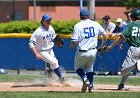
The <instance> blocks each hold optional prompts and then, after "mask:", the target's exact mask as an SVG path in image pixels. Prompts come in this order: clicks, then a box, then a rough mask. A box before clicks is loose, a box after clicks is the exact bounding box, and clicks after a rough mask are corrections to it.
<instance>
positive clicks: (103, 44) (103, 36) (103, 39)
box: [101, 34, 107, 47]
mask: <svg viewBox="0 0 140 98" xmlns="http://www.w3.org/2000/svg"><path fill="white" fill-rule="evenodd" d="M106 41H107V38H106V34H102V44H101V47H104V46H105V43H106Z"/></svg>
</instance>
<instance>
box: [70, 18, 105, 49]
mask: <svg viewBox="0 0 140 98" xmlns="http://www.w3.org/2000/svg"><path fill="white" fill-rule="evenodd" d="M103 33H106V32H105V30H104V29H103V28H102V26H101V25H100V24H99V23H98V22H95V21H92V20H90V19H86V20H81V21H80V22H78V23H77V24H76V25H75V26H74V30H73V34H72V37H71V41H76V42H78V43H79V44H78V48H79V49H80V50H89V49H90V48H94V47H96V46H97V43H98V36H99V35H101V34H103Z"/></svg>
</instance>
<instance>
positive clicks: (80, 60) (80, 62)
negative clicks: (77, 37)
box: [75, 52, 88, 92]
mask: <svg viewBox="0 0 140 98" xmlns="http://www.w3.org/2000/svg"><path fill="white" fill-rule="evenodd" d="M81 54H82V53H79V52H78V53H76V55H75V70H76V73H77V74H78V75H79V76H80V77H81V79H82V80H83V85H82V89H81V91H82V92H86V90H87V87H88V80H87V76H86V74H85V71H84V69H83V66H84V65H85V62H86V59H85V57H83V56H80V55H81Z"/></svg>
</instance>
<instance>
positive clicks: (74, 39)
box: [69, 27, 78, 48]
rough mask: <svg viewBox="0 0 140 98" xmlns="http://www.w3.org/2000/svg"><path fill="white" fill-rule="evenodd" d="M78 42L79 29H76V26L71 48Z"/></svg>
mask: <svg viewBox="0 0 140 98" xmlns="http://www.w3.org/2000/svg"><path fill="white" fill-rule="evenodd" d="M77 42H78V29H76V27H74V30H73V34H72V36H71V43H70V45H69V48H73V47H74V46H75V45H76V43H77Z"/></svg>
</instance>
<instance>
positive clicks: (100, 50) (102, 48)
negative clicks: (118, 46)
mask: <svg viewBox="0 0 140 98" xmlns="http://www.w3.org/2000/svg"><path fill="white" fill-rule="evenodd" d="M106 49H107V47H106V46H104V47H102V46H100V47H99V48H98V49H97V50H98V53H99V54H101V53H103V52H104V51H106Z"/></svg>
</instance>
